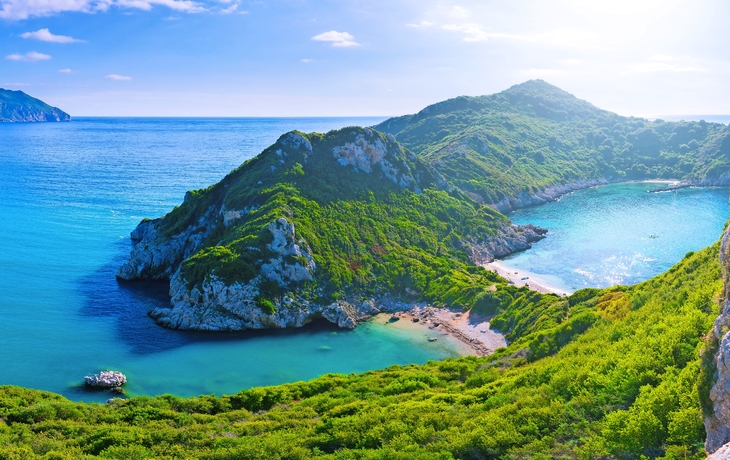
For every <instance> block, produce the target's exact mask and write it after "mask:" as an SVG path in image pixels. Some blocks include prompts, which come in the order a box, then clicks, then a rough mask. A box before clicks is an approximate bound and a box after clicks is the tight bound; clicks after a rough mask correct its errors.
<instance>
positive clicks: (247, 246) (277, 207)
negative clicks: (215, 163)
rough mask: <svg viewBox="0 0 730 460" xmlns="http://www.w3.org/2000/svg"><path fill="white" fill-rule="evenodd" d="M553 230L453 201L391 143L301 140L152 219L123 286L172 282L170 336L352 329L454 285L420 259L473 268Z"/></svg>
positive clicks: (351, 134) (353, 138)
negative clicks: (322, 325) (315, 325)
mask: <svg viewBox="0 0 730 460" xmlns="http://www.w3.org/2000/svg"><path fill="white" fill-rule="evenodd" d="M354 221H357V222H354ZM545 233H546V231H545V230H543V229H540V228H538V227H534V226H517V225H513V224H511V223H510V222H509V221H508V220H507V219H506V218H505V217H504V216H502V215H500V214H498V213H495V212H494V211H492V210H491V209H489V208H487V207H485V206H483V205H479V204H477V203H475V202H473V201H472V200H471V199H469V198H468V197H467V196H466V195H463V194H459V193H457V192H453V191H451V190H450V189H449V187H448V185H446V183H445V181H443V179H442V178H441V177H440V175H439V174H438V173H436V172H435V171H433V170H432V169H431V168H429V167H428V166H427V165H425V164H424V163H422V162H421V161H419V160H418V159H417V158H416V157H415V155H413V154H412V153H411V152H409V151H407V150H405V149H403V148H402V147H401V146H400V145H399V144H398V143H397V142H396V141H395V139H394V138H393V137H392V136H386V135H383V134H380V133H377V132H376V131H373V130H370V129H367V128H365V129H361V128H346V129H344V130H342V131H340V132H334V133H328V134H327V135H324V136H322V135H303V134H301V133H296V132H292V133H288V134H285V135H284V136H282V137H281V138H280V139H279V141H277V143H276V144H274V145H273V146H271V147H270V148H268V149H267V150H265V151H264V152H263V153H262V154H261V155H259V157H257V158H255V159H253V160H250V161H249V162H247V163H246V164H244V165H243V166H241V167H240V168H238V169H237V170H235V171H233V172H232V173H231V174H229V175H228V176H227V177H226V178H224V180H223V181H221V182H220V183H219V184H216V185H214V186H212V187H210V188H208V189H206V190H202V191H194V192H188V194H187V195H186V198H185V201H184V203H183V204H182V205H181V206H180V207H178V208H176V209H175V210H174V211H173V212H171V213H170V214H168V215H167V216H165V217H162V218H159V219H154V220H145V221H143V222H141V223H140V224H139V226H138V227H137V228H136V229H135V230H134V231H133V232H132V234H131V237H132V241H133V243H134V246H133V248H132V251H131V254H130V257H129V260H128V261H127V262H126V263H125V264H124V265H123V266H122V267H120V269H119V271H118V273H117V277H118V278H120V279H124V280H135V279H148V280H164V279H169V280H170V297H171V308H157V309H155V310H153V311H151V312H150V316H151V317H152V318H154V319H155V320H156V321H157V322H158V324H160V325H162V326H165V327H169V328H175V329H197V330H244V329H264V328H286V327H301V326H303V325H305V324H307V323H309V322H310V321H312V320H314V319H316V318H324V319H327V320H329V321H331V322H333V323H335V324H337V325H338V326H340V327H347V328H352V327H355V325H356V322H357V321H359V320H362V319H363V318H366V317H368V316H372V315H374V314H376V313H378V312H381V311H397V310H403V309H406V308H410V304H411V303H413V301H419V300H429V299H428V298H425V297H423V296H422V295H421V294H423V292H424V291H428V290H429V287H428V283H430V282H431V281H432V280H431V279H429V278H428V276H430V277H433V278H436V277H437V276H442V277H443V276H444V275H439V273H438V272H437V271H436V270H432V269H431V268H430V267H428V266H427V265H424V264H423V262H421V260H422V259H423V258H434V257H439V259H433V260H434V261H436V260H438V261H439V264H441V265H442V266H443V265H444V264H446V265H445V266H446V267H447V268H448V267H449V266H451V267H452V268H450V269H449V270H456V271H463V270H465V269H466V268H465V267H464V265H463V262H460V261H459V258H460V257H464V258H468V259H469V260H470V261H471V262H472V263H481V262H484V261H491V260H493V259H494V258H495V257H503V256H505V255H508V254H510V253H512V252H515V251H519V250H524V249H527V248H529V247H530V245H531V243H532V242H534V241H537V240H539V239H541V238H543V237H544V234H545ZM457 234H463V237H461V238H458V237H457V236H456V235H457ZM467 235H468V236H467ZM439 240H441V241H439ZM431 248H433V249H431ZM437 254H438V256H437ZM458 254H463V256H459V255H458ZM393 267H396V268H397V267H402V268H397V270H398V271H396V272H394V269H393ZM460 267H461V268H460ZM418 270H421V271H423V272H424V273H423V274H419V273H418ZM449 270H446V273H445V276H450V275H449V273H450V272H449ZM478 275H479V276H484V275H483V274H481V273H479V274H478ZM442 279H443V278H442ZM433 281H436V280H433ZM439 282H443V281H439ZM414 293H416V294H414ZM408 296H410V297H411V299H409V302H408V303H407V304H406V303H403V302H402V301H400V300H399V299H402V298H403V297H408ZM414 296H415V297H414Z"/></svg>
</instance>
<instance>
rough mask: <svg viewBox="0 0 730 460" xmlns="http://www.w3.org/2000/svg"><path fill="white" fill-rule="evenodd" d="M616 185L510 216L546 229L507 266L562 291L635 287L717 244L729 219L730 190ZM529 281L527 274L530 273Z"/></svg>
mask: <svg viewBox="0 0 730 460" xmlns="http://www.w3.org/2000/svg"><path fill="white" fill-rule="evenodd" d="M669 186H670V184H669V183H658V182H639V183H619V184H611V185H605V186H601V187H594V188H589V189H585V190H580V191H577V192H574V193H571V194H568V195H565V196H563V197H561V198H560V199H558V200H557V201H553V202H550V203H546V204H543V205H540V206H535V207H531V208H524V209H520V210H518V211H515V212H513V213H511V214H510V215H509V217H510V219H512V221H513V222H515V223H517V224H528V223H531V224H535V225H539V226H541V227H544V228H547V229H548V233H547V237H546V238H545V239H543V240H541V241H538V242H537V243H534V244H533V246H532V248H531V249H529V250H527V251H523V252H520V253H517V254H513V255H512V256H510V257H507V258H506V259H504V260H503V261H502V265H503V266H504V267H506V268H510V269H514V270H515V271H518V272H519V273H522V274H526V275H527V274H529V273H531V274H535V275H537V278H538V279H539V280H540V281H543V282H545V281H546V282H547V284H548V285H549V286H551V287H553V288H556V290H558V291H563V292H566V293H571V292H573V291H576V290H578V289H581V288H585V287H608V286H613V285H617V284H624V285H628V284H634V283H638V282H641V281H644V280H647V279H649V278H652V277H653V276H656V275H658V274H660V273H664V272H665V271H667V270H668V269H669V268H670V267H671V266H672V265H674V264H675V263H677V262H678V261H680V260H681V259H682V257H684V256H685V254H687V253H688V252H690V251H697V250H699V249H702V248H704V247H706V246H709V245H711V244H713V243H715V242H716V241H717V240H719V239H720V237H721V236H722V231H723V229H724V226H725V222H727V220H728V217H730V205H729V203H728V196H729V194H728V192H729V189H728V187H702V188H681V189H677V190H674V191H666V192H659V193H650V191H651V190H657V189H663V188H668V187H669ZM528 277H529V276H528Z"/></svg>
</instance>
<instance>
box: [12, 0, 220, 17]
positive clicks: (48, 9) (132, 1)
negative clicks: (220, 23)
mask: <svg viewBox="0 0 730 460" xmlns="http://www.w3.org/2000/svg"><path fill="white" fill-rule="evenodd" d="M154 6H164V7H167V8H170V9H172V10H175V11H181V12H186V13H199V12H202V11H206V8H205V7H204V6H203V5H202V4H201V3H199V2H197V1H194V0H0V18H2V19H10V20H19V19H28V18H29V17H34V16H51V15H54V14H58V13H63V12H70V11H75V12H82V13H94V12H98V11H107V10H108V9H109V8H111V7H120V8H135V9H140V10H147V11H148V10H151V9H152V8H153V7H154Z"/></svg>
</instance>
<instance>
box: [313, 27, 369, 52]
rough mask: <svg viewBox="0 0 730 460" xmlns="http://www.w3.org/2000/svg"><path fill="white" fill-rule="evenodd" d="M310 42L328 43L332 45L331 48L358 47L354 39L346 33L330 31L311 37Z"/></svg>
mask: <svg viewBox="0 0 730 460" xmlns="http://www.w3.org/2000/svg"><path fill="white" fill-rule="evenodd" d="M312 40H316V41H319V42H330V43H332V46H336V47H338V48H349V47H351V46H360V44H359V43H357V42H356V41H355V37H353V36H352V35H350V34H349V33H347V32H337V31H336V30H331V31H329V32H325V33H322V34H319V35H315V36H314V37H312Z"/></svg>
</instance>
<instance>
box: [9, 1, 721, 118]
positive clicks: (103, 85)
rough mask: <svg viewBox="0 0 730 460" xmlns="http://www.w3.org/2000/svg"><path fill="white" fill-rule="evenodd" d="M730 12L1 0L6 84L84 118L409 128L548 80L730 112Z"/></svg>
mask: <svg viewBox="0 0 730 460" xmlns="http://www.w3.org/2000/svg"><path fill="white" fill-rule="evenodd" d="M728 20H730V2H726V1H724V0H695V1H685V0H663V1H659V0H591V1H586V0H553V1H545V0H543V1H537V0H535V1H519V0H515V1H504V0H502V1H486V0H482V1H473V0H464V1H448V0H446V1H432V0H420V1H411V0H400V1H398V0H391V1H382V0H368V1H359V0H340V1H327V0H322V1H306V0H269V1H247V0H195V1H193V0H0V36H2V40H0V87H3V88H8V89H21V90H23V91H25V92H27V93H29V94H31V95H34V96H36V97H39V98H41V99H43V100H45V101H47V102H49V103H51V104H53V105H57V106H59V107H61V108H62V109H64V110H66V111H68V112H69V113H71V114H72V115H76V116H83V115H125V116H134V115H138V116H195V115H201V116H342V115H400V114H405V113H412V112H416V111H418V110H420V109H421V108H423V107H425V106H426V105H428V104H431V103H434V102H438V101H441V100H444V99H447V98H450V97H455V96H459V95H463V94H467V95H481V94H491V93H494V92H498V91H501V90H504V89H506V88H508V87H510V86H512V85H514V84H517V83H521V82H523V81H526V80H529V79H533V78H542V79H544V80H546V81H548V82H550V83H552V84H555V85H557V86H559V87H561V88H563V89H565V90H566V91H569V92H571V93H573V94H575V95H576V96H578V97H580V98H583V99H586V100H588V101H590V102H592V103H594V104H595V105H597V106H599V107H601V108H605V109H609V110H613V111H616V112H619V113H621V114H624V115H644V116H651V115H671V114H728V113H730V92H728V91H727V82H728V81H729V79H728V77H730V47H728V46H727V44H728V43H730V28H728V27H727V25H726V24H727V23H728Z"/></svg>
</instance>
